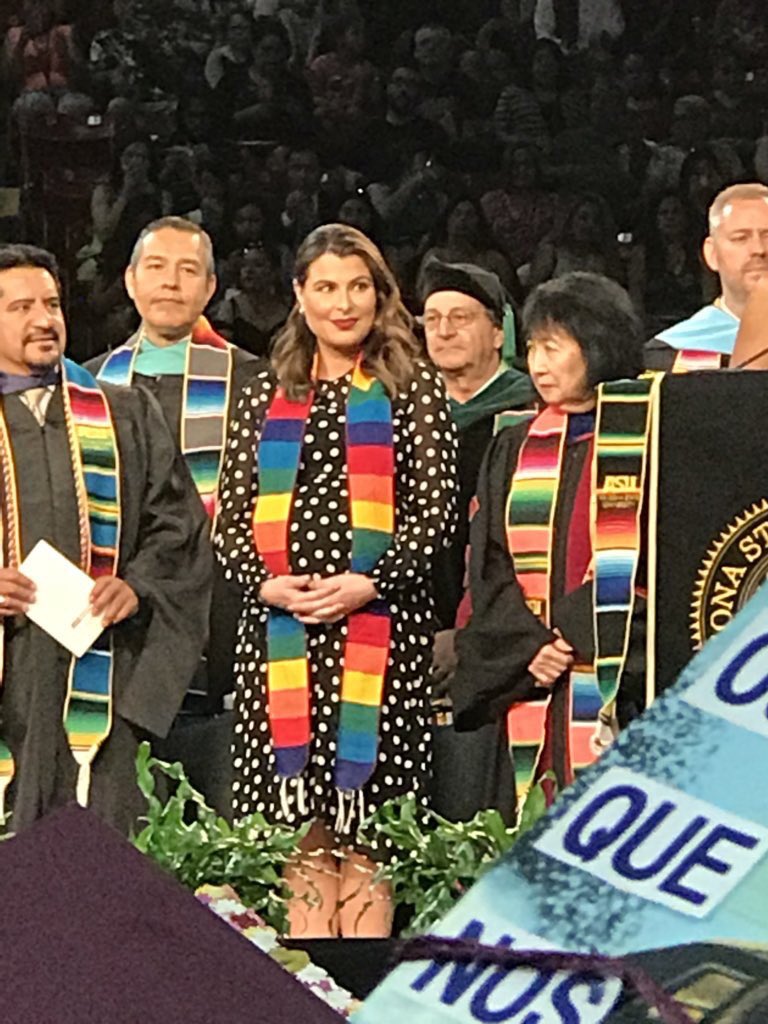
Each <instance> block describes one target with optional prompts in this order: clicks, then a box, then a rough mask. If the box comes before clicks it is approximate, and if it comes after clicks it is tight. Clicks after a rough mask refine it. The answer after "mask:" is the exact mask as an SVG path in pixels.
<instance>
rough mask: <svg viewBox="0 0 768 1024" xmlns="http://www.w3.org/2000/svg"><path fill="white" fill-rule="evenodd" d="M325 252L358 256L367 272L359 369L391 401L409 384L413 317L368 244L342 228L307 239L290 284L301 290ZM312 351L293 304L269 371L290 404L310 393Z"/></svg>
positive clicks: (328, 227)
mask: <svg viewBox="0 0 768 1024" xmlns="http://www.w3.org/2000/svg"><path fill="white" fill-rule="evenodd" d="M329 252H330V253H333V254H334V255H336V256H341V257H344V256H359V257H360V259H362V260H363V262H364V263H365V265H366V266H367V267H368V269H369V270H370V272H371V277H372V278H373V285H374V288H375V289H376V317H375V319H374V321H373V327H372V328H371V331H370V333H369V334H368V336H367V337H366V338H365V340H364V341H363V343H362V352H363V360H362V365H363V368H364V369H366V370H367V371H368V373H370V374H371V375H372V376H374V377H376V378H377V379H378V380H380V381H381V383H382V384H383V385H384V387H385V388H386V389H387V391H388V392H389V394H390V395H391V396H392V397H394V396H395V395H396V394H397V393H398V392H399V391H402V390H403V389H404V388H405V387H406V386H407V385H408V383H409V382H410V380H411V379H412V377H413V373H414V363H415V361H416V359H417V358H418V357H419V355H420V347H419V343H418V341H417V340H416V336H415V335H414V333H413V317H412V316H411V314H410V313H409V312H408V310H407V309H406V308H405V306H404V305H403V301H402V298H401V297H400V289H399V288H398V286H397V281H396V280H395V278H394V275H393V274H392V271H391V270H390V269H389V267H388V266H387V264H386V263H385V261H384V257H383V256H382V255H381V253H380V252H379V250H378V248H377V247H376V246H375V245H374V244H373V242H372V241H371V240H370V238H368V237H366V235H364V234H363V233H362V231H358V230H357V229H356V228H353V227H350V226H349V225H347V224H323V225H322V227H319V228H315V230H314V231H313V232H311V234H309V235H307V237H306V238H305V239H304V241H303V242H302V244H301V246H300V248H299V251H298V252H297V254H296V262H295V264H294V271H293V278H294V281H296V282H298V283H299V284H300V285H302V287H303V285H304V284H305V283H306V280H307V275H308V273H309V268H310V266H311V265H312V264H313V263H314V261H315V260H316V259H318V257H320V256H323V255H324V254H325V253H329ZM315 345H316V339H315V336H314V334H313V333H312V331H310V329H309V328H308V327H307V324H306V321H305V320H304V317H303V316H302V314H301V313H300V312H299V307H298V304H295V305H294V307H293V309H292V310H291V312H290V313H289V315H288V319H287V320H286V322H285V326H284V327H283V328H282V330H281V331H280V333H279V334H278V335H277V337H276V338H275V343H274V347H273V349H272V367H273V369H274V371H275V373H276V374H277V379H278V382H279V384H280V385H281V386H282V387H283V388H284V389H285V393H286V395H287V396H288V398H289V399H290V400H291V401H297V400H300V399H303V398H305V397H306V395H307V393H308V391H309V389H310V387H311V384H312V381H311V376H312V362H313V359H314V355H315Z"/></svg>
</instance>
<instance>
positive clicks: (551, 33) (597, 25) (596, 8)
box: [533, 0, 624, 50]
mask: <svg viewBox="0 0 768 1024" xmlns="http://www.w3.org/2000/svg"><path fill="white" fill-rule="evenodd" d="M533 23H534V29H535V32H536V37H537V38H538V39H553V40H554V41H555V42H556V43H557V44H558V45H559V46H560V47H561V48H562V49H563V50H576V49H578V50H586V49H589V48H590V47H593V46H595V45H597V44H602V43H604V42H605V41H606V40H614V39H618V38H619V37H620V36H621V35H622V34H623V32H624V15H623V13H622V9H621V3H620V0H575V2H574V0H571V2H563V0H536V8H535V11H534V18H533Z"/></svg>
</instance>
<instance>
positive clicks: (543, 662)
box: [528, 630, 574, 689]
mask: <svg viewBox="0 0 768 1024" xmlns="http://www.w3.org/2000/svg"><path fill="white" fill-rule="evenodd" d="M555 633H556V634H557V635H556V637H555V639H554V640H553V641H552V642H551V643H548V644H544V646H543V647H542V648H540V650H539V651H538V653H537V654H536V656H535V658H534V659H533V661H531V663H530V665H529V666H528V671H529V672H530V673H531V675H532V676H533V678H534V679H535V681H536V685H537V686H543V687H545V688H547V689H549V688H550V687H552V686H554V685H555V683H556V682H557V680H558V679H559V678H560V676H561V675H562V674H563V672H567V671H568V669H569V668H571V667H572V666H573V663H574V651H573V648H572V647H571V645H570V644H569V643H568V641H567V640H565V639H564V638H563V636H562V634H561V633H560V632H559V631H558V630H555Z"/></svg>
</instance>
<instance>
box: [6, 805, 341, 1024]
mask: <svg viewBox="0 0 768 1024" xmlns="http://www.w3.org/2000/svg"><path fill="white" fill-rule="evenodd" d="M0 908H2V923H1V924H0V934H1V935H2V952H1V953H0V992H2V1011H1V1012H0V1018H1V1019H2V1020H3V1021H13V1022H14V1024H54V1022H55V1024H84V1022H86V1021H109V1024H136V1021H141V1022H142V1024H177V1022H178V1024H182V1022H183V1024H213V1022H216V1021H226V1022H227V1024H255V1022H258V1024H296V1021H305V1022H310V1021H311V1022H312V1024H340V1022H341V1021H342V1018H341V1017H339V1016H338V1015H337V1014H336V1013H335V1012H334V1011H333V1010H332V1009H331V1008H330V1007H328V1006H326V1005H325V1004H324V1003H322V1002H320V1001H319V1000H318V999H317V998H316V997H315V996H314V995H312V994H311V993H310V992H308V991H306V990H305V989H304V988H303V987H302V986H301V985H300V984H299V982H297V981H296V980H295V979H294V978H292V977H291V976H290V975H289V974H288V973H287V972H286V971H284V970H283V969H282V968H281V967H280V966H279V965H278V964H277V963H275V962H274V961H273V960H271V959H270V958H269V957H268V956H266V955H265V954H262V953H261V952H260V951H259V950H257V949H255V948H254V947H253V946H252V945H251V944H250V943H249V942H248V941H247V940H246V939H244V938H243V937H242V936H240V935H238V934H237V932H235V931H234V930H233V929H232V928H230V927H229V925H227V924H226V923H225V922H224V921H222V920H220V919H219V918H218V917H216V915H215V914H213V913H212V912H211V911H210V910H207V909H206V908H205V907H204V906H202V905H201V904H200V903H198V901H197V900H196V899H195V898H194V896H193V895H192V893H190V892H187V891H186V890H185V889H183V888H182V887H181V886H180V885H178V884H177V883H176V882H175V881H174V880H173V879H172V878H170V877H168V876H167V875H165V874H164V873H163V872H162V871H161V870H160V869H159V868H158V867H156V865H154V864H153V863H152V862H151V861H150V860H149V859H148V858H146V857H144V856H143V855H142V854H140V853H139V852H138V851H137V850H135V849H134V848H133V847H132V846H131V845H130V844H129V843H128V842H127V841H126V840H124V839H123V838H122V837H121V836H120V835H119V834H118V833H117V832H115V831H113V830H112V829H111V828H109V826H107V825H105V824H103V822H101V821H100V820H99V819H98V818H97V817H96V816H95V815H93V814H91V813H89V812H88V811H84V810H82V809H81V808H79V807H74V806H71V807H65V808H63V809H62V810H60V811H57V812H55V813H53V814H51V815H49V816H48V817H46V818H43V819H42V820H41V821H39V822H38V823H37V824H35V825H32V826H31V827H30V828H29V829H27V830H26V831H24V832H23V833H21V834H20V835H19V836H17V837H16V838H14V839H11V840H9V841H7V842H3V843H0Z"/></svg>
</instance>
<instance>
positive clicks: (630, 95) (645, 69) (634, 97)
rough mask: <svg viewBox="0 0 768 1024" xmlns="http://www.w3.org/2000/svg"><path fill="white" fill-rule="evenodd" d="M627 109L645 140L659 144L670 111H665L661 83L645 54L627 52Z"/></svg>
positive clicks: (623, 71)
mask: <svg viewBox="0 0 768 1024" xmlns="http://www.w3.org/2000/svg"><path fill="white" fill-rule="evenodd" d="M621 85H622V88H623V92H624V108H625V110H626V112H627V113H628V114H629V115H631V116H632V117H633V118H634V120H635V122H636V124H637V125H638V127H639V130H640V131H641V132H642V135H643V138H646V139H655V140H656V141H659V140H660V139H663V138H664V137H665V134H666V129H667V124H668V112H667V111H666V110H665V109H664V102H663V97H662V95H661V90H660V88H659V82H658V78H657V75H656V73H655V70H654V69H653V67H652V65H651V62H650V60H649V59H648V57H646V56H645V55H644V54H642V53H637V52H632V53H628V54H627V56H626V57H625V58H624V61H623V63H622V66H621Z"/></svg>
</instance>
